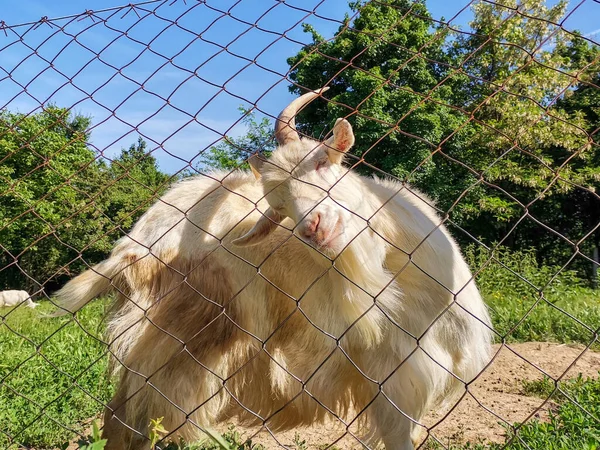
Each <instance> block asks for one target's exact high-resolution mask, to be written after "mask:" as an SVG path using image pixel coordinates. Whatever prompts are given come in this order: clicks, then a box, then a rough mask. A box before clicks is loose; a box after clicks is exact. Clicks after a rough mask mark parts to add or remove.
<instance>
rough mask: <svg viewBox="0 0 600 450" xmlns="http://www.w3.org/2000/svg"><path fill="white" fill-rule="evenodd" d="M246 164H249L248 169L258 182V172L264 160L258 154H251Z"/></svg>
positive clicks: (259, 175)
mask: <svg viewBox="0 0 600 450" xmlns="http://www.w3.org/2000/svg"><path fill="white" fill-rule="evenodd" d="M248 164H250V169H251V170H252V173H253V174H254V176H255V177H256V179H257V180H258V179H259V178H260V177H261V174H260V171H261V170H262V168H263V166H264V164H265V160H264V159H263V158H261V157H260V156H259V155H258V153H255V154H253V155H252V156H251V157H250V158H248Z"/></svg>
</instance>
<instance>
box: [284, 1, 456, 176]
mask: <svg viewBox="0 0 600 450" xmlns="http://www.w3.org/2000/svg"><path fill="white" fill-rule="evenodd" d="M350 8H351V10H352V11H353V12H354V13H358V16H357V17H356V18H355V19H354V20H353V21H352V22H351V21H350V19H349V18H348V17H346V20H345V23H344V24H343V25H342V26H341V27H340V28H339V30H338V33H337V34H336V36H335V37H334V38H333V39H332V40H327V41H326V40H325V39H324V38H323V37H322V36H320V35H319V34H318V33H317V32H316V31H315V30H314V29H313V28H312V27H310V26H305V31H306V32H307V33H310V34H311V35H312V43H310V44H309V45H307V46H305V47H304V48H303V49H302V50H301V51H300V52H299V53H298V54H297V55H295V56H293V57H291V58H289V59H288V64H289V65H290V67H291V73H290V78H291V79H292V80H293V81H294V83H295V84H294V85H293V86H292V87H291V88H290V89H291V91H292V92H294V93H295V94H301V93H304V92H305V91H304V89H302V88H300V87H299V86H302V87H304V88H307V89H316V88H319V87H321V86H324V85H326V84H327V85H328V86H330V90H329V91H328V92H327V93H326V96H327V97H328V98H329V99H331V102H327V103H325V102H318V101H317V102H313V103H312V104H311V105H309V106H308V107H307V108H306V109H305V111H304V112H303V113H301V115H300V117H299V119H298V123H299V129H300V130H301V131H302V132H304V133H306V134H309V135H315V136H319V135H321V134H323V133H324V131H325V130H328V129H330V128H331V126H332V125H333V123H334V122H335V119H336V118H337V117H345V116H348V115H351V117H350V118H349V120H350V122H351V123H352V125H353V127H354V132H355V134H356V137H357V141H356V146H355V150H354V152H353V153H354V154H355V155H358V156H362V157H363V158H364V159H365V161H367V162H368V163H370V164H372V165H373V166H375V167H377V168H379V169H381V170H383V171H385V172H387V173H390V174H392V175H395V176H397V177H400V178H403V179H404V178H407V177H408V175H409V174H410V175H411V176H410V177H409V179H410V180H411V181H413V182H415V183H417V184H423V185H430V184H431V182H433V180H432V175H433V174H434V172H435V164H434V163H433V161H432V160H431V159H430V157H431V154H432V152H433V151H434V150H435V149H436V148H437V145H438V144H439V142H441V141H442V139H443V138H444V137H445V136H447V135H448V134H449V133H450V132H451V131H452V130H454V129H456V128H459V126H460V124H461V122H463V121H464V119H463V118H461V116H460V114H458V113H456V111H454V110H453V109H452V108H449V107H446V106H445V105H444V103H447V101H446V100H445V99H446V98H448V97H449V96H450V94H451V86H449V85H445V84H442V85H440V86H438V87H436V86H437V85H438V83H439V82H440V81H441V80H442V79H444V77H445V76H446V75H447V72H448V67H447V65H446V64H447V62H448V57H447V55H446V53H445V52H444V42H445V37H446V34H447V32H446V31H445V30H444V29H442V28H438V29H432V26H433V25H434V22H432V21H431V20H430V14H429V12H428V11H427V8H426V7H425V5H424V3H423V2H413V1H409V0H384V1H377V2H368V3H367V2H352V3H350ZM396 125H398V127H396ZM362 169H364V167H363V168H362ZM359 170H360V168H359Z"/></svg>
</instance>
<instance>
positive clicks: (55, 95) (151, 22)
mask: <svg viewBox="0 0 600 450" xmlns="http://www.w3.org/2000/svg"><path fill="white" fill-rule="evenodd" d="M124 3H129V2H125V1H123V0H103V1H99V0H85V1H81V0H77V1H76V0H53V1H51V2H50V1H42V0H19V1H16V2H10V5H11V6H10V8H3V10H2V17H0V19H1V20H4V22H5V23H6V24H7V25H16V24H22V23H27V22H31V21H37V20H39V19H40V18H41V17H43V16H47V17H48V18H50V19H52V18H55V17H61V16H65V15H70V14H78V13H82V12H83V11H85V10H94V11H99V10H101V9H105V8H110V7H114V6H120V5H122V4H124ZM467 3H469V0H456V1H450V0H430V1H428V2H427V5H428V7H429V9H430V11H431V13H432V15H433V17H434V18H436V19H439V18H441V17H442V16H443V17H445V18H446V19H450V18H451V17H453V16H454V15H455V14H456V13H457V12H459V11H460V10H461V9H462V8H463V7H464V6H465V5H466V4H467ZM579 3H580V1H577V0H575V1H573V2H572V6H570V8H573V6H575V5H578V4H579ZM159 5H161V6H159ZM157 7H158V9H156V14H150V15H148V12H147V11H152V10H154V9H155V8H157ZM211 7H212V8H216V9H219V10H221V11H227V10H229V9H230V8H231V9H230V14H229V15H224V14H223V13H222V12H219V11H215V10H214V9H211ZM303 10H310V11H312V10H314V11H315V12H316V14H309V13H307V12H305V11H303ZM348 11H349V10H348V6H347V0H286V1H285V3H283V2H280V1H276V0H242V1H238V0H207V1H206V4H203V3H199V2H197V1H196V0H186V1H184V0H177V1H175V2H173V1H168V2H159V1H155V2H150V3H148V4H146V5H144V6H142V8H140V9H139V10H137V14H139V15H140V16H141V17H143V20H141V21H139V19H138V15H137V14H136V12H134V11H129V12H127V10H126V9H125V10H121V11H118V12H115V11H106V12H98V13H97V17H101V18H102V19H107V20H106V22H104V23H103V22H101V21H99V20H97V19H96V20H95V21H92V19H91V18H89V17H88V18H83V19H81V20H80V19H73V18H69V19H63V20H58V21H54V22H52V23H53V26H48V25H47V24H40V25H39V26H37V27H33V26H31V25H26V26H22V27H16V28H14V29H13V30H14V32H16V33H18V34H19V35H20V36H22V39H20V38H19V37H17V35H16V34H15V33H14V32H13V31H11V30H7V32H6V35H5V33H4V32H3V31H2V30H0V107H2V108H8V109H10V110H13V111H20V112H25V113H28V112H31V111H34V110H36V109H38V108H40V105H41V104H47V103H48V102H53V103H56V104H57V105H59V106H67V107H71V108H72V109H73V110H74V111H75V112H80V113H83V114H85V115H89V116H92V117H93V124H94V128H93V131H92V135H91V144H92V145H93V146H94V147H95V148H96V149H97V150H98V151H100V152H102V155H104V156H106V157H108V158H110V157H112V156H114V155H115V154H116V153H118V151H119V150H120V149H121V148H122V147H127V146H129V145H130V144H131V143H133V142H135V140H136V139H137V137H138V135H140V134H141V135H142V136H143V137H144V138H145V139H146V141H148V143H149V148H151V149H155V150H154V151H153V154H154V155H155V156H156V157H157V159H158V161H159V164H160V167H161V168H162V169H163V170H165V171H167V172H171V173H173V172H176V171H178V170H180V169H181V168H183V167H185V166H186V165H187V164H188V162H189V161H196V160H193V158H194V157H195V156H196V155H197V154H198V153H199V152H201V151H203V150H205V149H206V148H207V147H209V146H210V145H211V144H213V143H214V142H215V141H217V140H218V139H219V138H220V137H221V136H222V135H223V134H224V133H226V132H227V133H229V134H231V135H239V134H241V133H243V132H244V128H243V126H242V125H240V124H238V125H235V122H236V121H238V119H240V114H239V112H238V109H237V108H238V107H239V106H241V105H243V106H245V107H250V106H251V104H253V103H255V104H256V105H257V106H258V108H260V110H262V111H265V112H267V113H269V114H271V115H276V114H277V113H278V111H279V110H280V109H281V108H282V107H283V106H285V104H287V103H288V102H289V101H290V99H291V98H292V97H291V95H290V94H289V92H288V89H287V86H288V83H287V82H286V81H285V80H284V78H283V75H284V74H285V73H286V71H287V70H288V66H287V64H286V58H287V57H289V56H291V55H294V54H295V53H297V51H298V50H299V49H300V48H301V43H307V42H308V41H309V36H307V35H306V34H304V33H303V32H302V28H301V25H300V24H301V23H302V22H308V23H310V24H312V25H313V26H314V27H315V28H316V29H317V30H318V31H319V32H320V33H321V34H322V35H324V36H325V37H331V36H332V35H333V34H334V33H335V31H336V30H337V29H338V27H339V21H340V20H342V19H343V17H344V14H345V13H346V12H348ZM126 12H127V14H125V13H126ZM183 13H185V14H183ZM182 14H183V15H182ZM325 18H327V19H329V20H327V19H325ZM470 18H471V14H470V11H469V10H466V11H464V12H463V13H461V14H460V15H459V16H458V17H457V18H456V19H455V20H454V21H453V23H454V24H455V25H458V26H462V27H463V28H464V27H466V26H467V24H468V21H469V20H470ZM598 18H600V3H598V2H594V1H593V0H587V1H585V2H584V3H583V5H581V6H580V7H578V8H577V9H576V10H575V12H574V14H573V15H572V16H571V17H570V18H569V19H568V20H567V22H566V27H567V28H569V29H578V30H581V31H582V32H583V33H584V34H589V33H592V34H594V33H598V32H599V30H597V28H598V27H600V21H599V20H598ZM175 19H177V20H178V24H179V25H180V26H181V27H182V28H185V29H187V30H189V31H186V30H184V29H182V28H178V27H176V26H173V25H172V23H173V20H175ZM138 21H139V22H138ZM136 22H138V23H137V24H136V25H134V24H135V23H136ZM244 22H248V23H250V25H249V24H247V23H244ZM255 22H257V23H258V26H259V28H260V29H258V28H256V27H253V26H252V25H251V24H252V23H255ZM126 30H128V31H127V36H125V35H124V34H123V32H124V31H126ZM284 32H285V33H286V36H287V37H288V38H289V39H281V38H280V37H281V34H282V33H284ZM194 33H196V34H199V33H201V35H202V37H203V38H204V41H202V40H200V39H197V38H196V35H195V34H194ZM73 36H77V38H76V40H75V39H74V38H73ZM594 36H595V38H596V40H597V38H598V35H597V34H594ZM136 41H139V42H136ZM294 41H296V42H294ZM148 43H150V49H148V46H147V44H148ZM109 44H110V45H109ZM107 45H108V47H107ZM223 46H227V48H228V50H229V52H227V51H223V49H222V47H223ZM32 48H33V49H36V51H37V55H35V54H33V52H32ZM265 48H266V50H265V51H264V52H262V53H261V51H262V50H264V49H265ZM97 54H100V58H97V57H96V55H97ZM254 60H256V63H253V61H254ZM115 68H118V69H121V73H119V72H118V71H117V70H116V69H115ZM7 73H10V77H7ZM69 80H71V81H69ZM24 86H25V87H26V89H24V88H23V87H24ZM142 86H143V87H142ZM220 86H225V88H226V90H227V92H225V91H222V89H221V87H220ZM215 95H216V97H215ZM161 97H162V98H167V97H168V98H169V104H166V103H165V101H164V100H163V99H162V98H161ZM243 99H246V100H247V101H244V100H243ZM249 102H250V103H249Z"/></svg>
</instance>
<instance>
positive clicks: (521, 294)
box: [465, 246, 600, 348]
mask: <svg viewBox="0 0 600 450" xmlns="http://www.w3.org/2000/svg"><path fill="white" fill-rule="evenodd" d="M465 256H466V258H467V261H468V262H469V264H470V265H471V268H472V270H473V272H474V273H478V275H477V278H476V279H477V285H478V286H479V289H480V291H481V293H482V295H483V297H484V299H485V300H486V303H487V305H488V306H489V308H490V313H491V316H492V320H493V323H494V327H495V329H496V332H497V333H498V335H499V336H498V340H500V339H501V338H503V337H504V338H505V339H506V341H507V342H527V341H550V342H564V343H568V342H578V343H581V344H588V343H589V342H591V341H592V340H593V337H594V332H597V331H598V328H599V326H600V291H598V290H595V289H590V288H589V287H586V285H585V284H584V283H583V282H582V281H581V280H580V279H579V278H578V277H577V274H576V273H575V272H574V271H568V270H567V271H560V267H556V266H540V265H539V264H538V262H537V260H536V257H535V252H534V251H533V250H526V251H516V252H510V251H509V250H507V249H506V248H503V247H500V248H499V249H498V250H497V251H496V252H495V253H494V258H493V259H490V258H491V255H490V253H489V252H487V251H486V250H484V249H481V248H476V247H473V246H469V247H468V248H467V249H466V251H465ZM594 348H598V343H595V344H594Z"/></svg>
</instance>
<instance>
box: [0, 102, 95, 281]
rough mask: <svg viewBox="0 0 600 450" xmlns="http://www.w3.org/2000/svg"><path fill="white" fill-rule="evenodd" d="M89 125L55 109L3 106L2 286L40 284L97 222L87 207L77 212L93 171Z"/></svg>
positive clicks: (0, 169) (67, 258) (65, 260)
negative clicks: (18, 109) (12, 109)
mask: <svg viewBox="0 0 600 450" xmlns="http://www.w3.org/2000/svg"><path fill="white" fill-rule="evenodd" d="M89 123H90V121H89V119H88V118H86V117H83V116H72V115H71V114H70V112H69V111H68V110H66V109H62V108H56V107H48V108H46V109H45V110H44V111H42V112H40V113H37V114H32V115H25V114H19V113H11V112H8V111H2V112H0V186H1V187H0V243H1V247H0V268H2V269H3V270H2V271H1V272H0V287H2V288H11V287H14V288H19V287H20V288H39V284H38V283H44V282H45V281H46V280H48V279H49V278H51V277H53V276H54V275H55V274H56V272H57V271H60V270H61V267H62V266H65V265H66V264H68V263H69V262H70V261H71V260H73V259H74V258H76V257H77V255H78V250H77V248H78V246H81V245H83V241H84V240H85V238H87V236H88V235H94V233H95V230H96V229H97V228H98V223H95V221H93V220H91V218H90V217H89V216H90V214H89V211H85V210H84V211H83V212H81V213H77V211H79V210H80V209H82V208H85V196H84V195H83V194H82V187H83V186H82V185H83V183H82V180H84V179H85V178H86V176H87V175H89V174H90V173H92V172H93V171H94V169H95V155H94V153H93V152H92V151H91V150H90V149H88V147H87V146H86V144H85V142H86V140H87V137H88V136H87V133H86V129H87V128H88V126H89Z"/></svg>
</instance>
